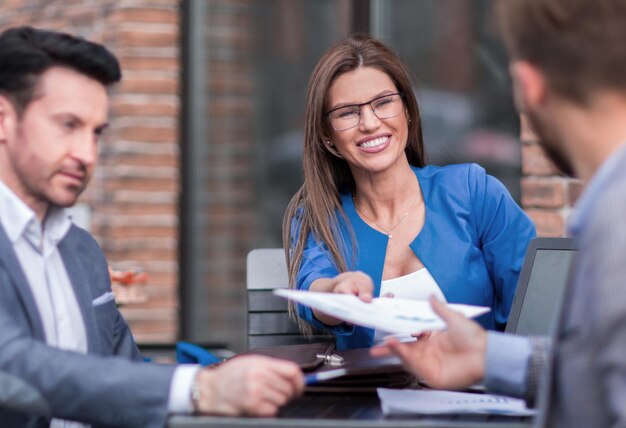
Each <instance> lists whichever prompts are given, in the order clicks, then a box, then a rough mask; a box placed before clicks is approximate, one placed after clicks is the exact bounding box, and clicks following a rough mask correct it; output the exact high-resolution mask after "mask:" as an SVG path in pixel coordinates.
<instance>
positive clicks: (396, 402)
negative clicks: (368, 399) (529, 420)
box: [378, 388, 536, 416]
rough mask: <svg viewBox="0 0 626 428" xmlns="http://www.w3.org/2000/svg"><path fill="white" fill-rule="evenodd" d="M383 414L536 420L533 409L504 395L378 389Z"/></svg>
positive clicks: (521, 401)
mask: <svg viewBox="0 0 626 428" xmlns="http://www.w3.org/2000/svg"><path fill="white" fill-rule="evenodd" d="M378 397H379V398H380V403H381V407H382V409H383V413H384V414H386V415H402V414H424V415H441V414H460V413H463V414H466V413H471V414H490V415H504V416H533V415H535V414H536V411H535V410H534V409H529V408H528V407H526V403H525V402H524V400H519V399H517V398H511V397H505V396H503V395H492V394H473V393H469V392H453V391H439V390H413V389H385V388H379V389H378Z"/></svg>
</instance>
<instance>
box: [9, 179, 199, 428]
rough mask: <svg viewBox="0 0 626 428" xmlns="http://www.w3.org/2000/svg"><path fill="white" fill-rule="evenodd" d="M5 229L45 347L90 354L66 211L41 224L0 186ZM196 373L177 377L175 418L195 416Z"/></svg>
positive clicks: (54, 210) (67, 426)
mask: <svg viewBox="0 0 626 428" xmlns="http://www.w3.org/2000/svg"><path fill="white" fill-rule="evenodd" d="M0 224H1V225H2V227H3V228H4V230H5V231H6V233H7V236H8V238H9V240H10V241H11V243H12V245H13V249H14V251H15V253H16V255H17V258H18V260H19V262H20V265H21V266H22V270H23V271H24V274H25V275H26V279H27V280H28V284H29V285H30V289H31V292H32V294H33V297H34V299H35V303H36V305H37V309H38V310H39V316H40V318H41V321H42V324H43V328H44V332H45V335H46V343H47V344H48V345H50V346H53V347H56V348H60V349H64V350H69V351H74V352H79V353H82V354H86V353H87V334H86V332H85V323H84V321H83V317H82V314H81V311H80V307H79V306H78V301H77V300H76V295H75V293H74V289H73V287H72V283H71V282H70V279H69V277H68V275H67V271H66V269H65V265H64V264H63V260H62V258H61V254H60V253H59V250H58V247H57V245H58V243H59V242H60V241H61V240H62V239H63V238H64V237H65V235H66V234H67V232H68V231H69V230H70V227H71V226H72V221H71V217H70V216H69V214H68V212H67V210H65V209H64V208H60V207H56V206H50V208H49V210H48V214H47V215H46V218H45V220H44V223H43V224H41V223H40V222H39V220H38V219H37V217H36V215H35V212H34V211H33V210H32V209H30V207H28V206H27V205H26V204H25V203H24V202H23V201H22V200H21V199H20V198H18V197H17V195H15V193H13V192H12V191H11V190H10V189H9V188H8V187H7V186H6V185H5V184H4V183H3V182H2V181H0ZM197 370H198V367H197V366H191V365H187V366H179V368H178V369H177V370H176V371H175V373H174V378H173V380H172V384H171V386H170V393H169V403H168V404H169V405H168V409H169V411H170V412H172V413H189V412H191V411H192V404H191V398H190V390H191V384H192V382H193V379H194V377H195V374H196V372H197ZM88 426H89V425H85V424H82V423H78V422H70V421H63V420H60V419H53V420H52V424H51V428H60V427H63V428H84V427H88Z"/></svg>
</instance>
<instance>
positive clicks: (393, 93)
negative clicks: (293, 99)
mask: <svg viewBox="0 0 626 428" xmlns="http://www.w3.org/2000/svg"><path fill="white" fill-rule="evenodd" d="M393 95H399V96H400V99H402V100H403V99H404V92H402V91H401V92H392V93H390V94H385V95H381V96H379V97H376V98H373V99H371V100H369V101H365V102H364V103H359V104H348V105H345V106H341V107H336V108H334V109H332V110H329V111H327V112H326V113H324V117H325V118H328V119H329V122H330V126H331V127H332V128H333V129H334V130H335V131H338V132H341V131H347V130H348V129H352V128H356V127H357V126H359V124H360V123H361V114H362V113H361V112H362V110H363V106H364V105H366V104H369V106H370V108H371V109H372V113H374V116H376V117H377V118H378V119H379V120H385V119H391V118H393V117H397V116H399V115H400V113H402V110H400V112H398V114H396V115H395V116H389V117H385V118H381V117H378V115H377V114H376V110H374V107H373V106H372V103H373V102H374V101H376V100H380V99H381V98H385V97H390V96H393ZM346 107H358V108H359V121H358V122H357V123H356V125H354V126H351V127H349V128H343V129H336V128H335V127H334V126H333V122H332V121H331V120H330V114H331V113H332V112H334V111H337V110H340V109H342V108H346Z"/></svg>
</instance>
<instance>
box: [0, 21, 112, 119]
mask: <svg viewBox="0 0 626 428" xmlns="http://www.w3.org/2000/svg"><path fill="white" fill-rule="evenodd" d="M51 67H67V68H70V69H73V70H75V71H77V72H79V73H81V74H84V75H86V76H88V77H90V78H92V79H94V80H97V81H98V82H100V83H102V85H104V86H109V85H111V84H113V83H116V82H118V81H119V80H120V79H121V77H122V75H121V71H120V66H119V63H118V61H117V59H116V58H115V56H114V55H113V54H112V53H111V52H110V51H108V50H107V49H106V48H105V47H104V46H102V45H100V44H98V43H94V42H90V41H87V40H85V39H82V38H79V37H75V36H72V35H69V34H65V33H60V32H55V31H46V30H39V29H35V28H31V27H18V28H12V29H9V30H6V31H5V32H3V33H2V34H0V94H2V95H4V96H6V97H7V98H9V99H10V100H11V102H12V103H13V105H14V107H15V109H16V110H17V112H18V114H21V113H22V112H23V111H24V110H25V109H26V107H27V106H28V104H29V103H30V102H31V101H32V100H33V99H34V98H35V97H36V95H37V94H36V90H37V83H38V81H39V77H40V76H41V75H42V74H43V73H44V72H46V71H47V70H48V69H50V68H51Z"/></svg>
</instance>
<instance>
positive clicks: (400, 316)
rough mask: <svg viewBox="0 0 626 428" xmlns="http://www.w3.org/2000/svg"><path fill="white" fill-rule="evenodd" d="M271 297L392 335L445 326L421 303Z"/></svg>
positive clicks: (310, 294) (478, 311) (299, 294)
mask: <svg viewBox="0 0 626 428" xmlns="http://www.w3.org/2000/svg"><path fill="white" fill-rule="evenodd" d="M274 294H276V295H278V296H281V297H285V298H287V299H290V300H294V301H296V302H298V303H302V304H303V305H307V306H310V307H312V308H313V309H317V310H318V311H320V312H324V313H325V314H328V315H330V316H333V317H335V318H339V319H341V320H344V321H346V322H349V323H351V324H357V325H361V326H364V327H370V328H375V329H377V330H380V331H384V332H387V333H392V334H411V333H421V332H422V331H428V330H441V329H443V328H445V323H444V322H443V321H442V320H441V318H439V317H438V316H437V315H436V314H435V313H434V312H433V310H432V309H431V307H430V303H428V302H427V301H423V300H408V299H396V298H387V297H381V298H376V299H373V301H372V303H365V302H363V301H361V300H359V298H357V297H356V296H352V295H349V294H335V293H317V292H314V291H299V290H284V289H277V290H274ZM448 307H449V308H450V309H452V310H455V311H459V312H461V313H462V314H464V315H465V316H466V317H469V318H473V317H476V316H478V315H482V314H484V313H486V312H489V310H490V309H489V308H487V307H484V306H470V305H460V304H448Z"/></svg>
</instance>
